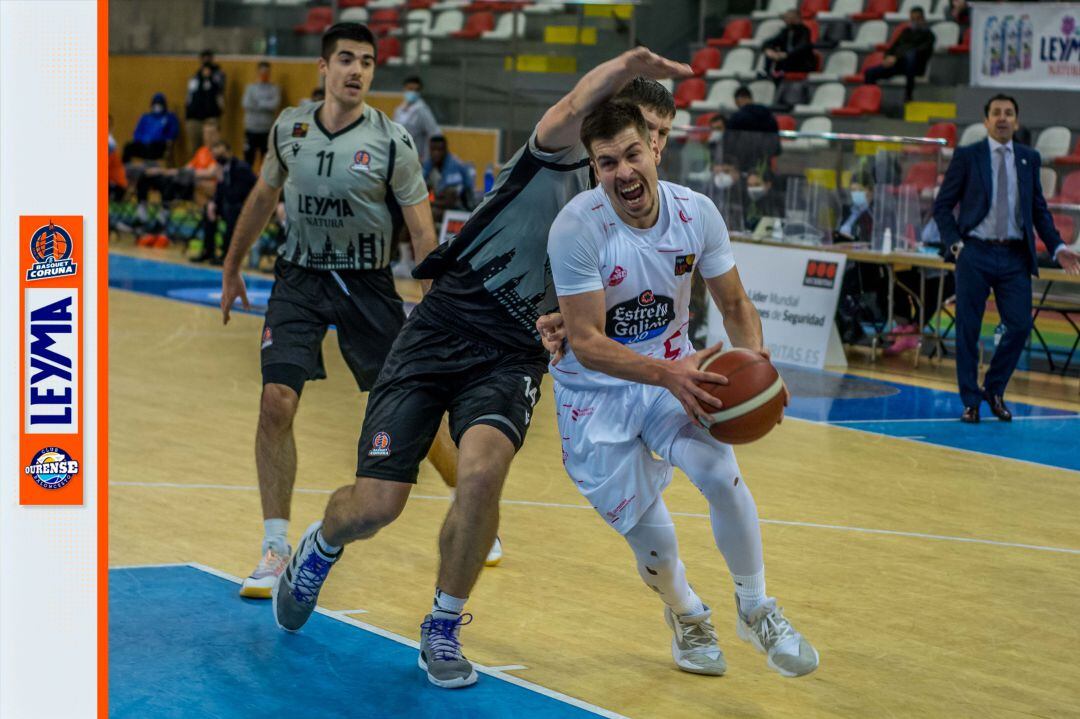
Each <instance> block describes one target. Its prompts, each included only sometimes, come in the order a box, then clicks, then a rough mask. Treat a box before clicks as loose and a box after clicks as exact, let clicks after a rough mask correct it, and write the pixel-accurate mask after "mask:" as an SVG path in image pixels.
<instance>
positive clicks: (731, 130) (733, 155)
mask: <svg viewBox="0 0 1080 719" xmlns="http://www.w3.org/2000/svg"><path fill="white" fill-rule="evenodd" d="M735 106H736V107H737V108H739V109H738V110H736V111H735V114H733V115H732V116H731V117H729V118H728V120H727V122H726V129H725V130H724V137H723V151H724V162H726V163H729V164H732V165H735V166H736V167H737V168H739V170H740V171H741V172H749V171H750V170H755V169H757V168H759V166H760V165H762V164H763V163H768V162H769V161H770V160H771V159H772V158H773V157H775V156H777V155H779V154H780V134H779V133H780V126H779V125H778V124H777V123H776V117H775V116H774V115H773V114H772V111H770V110H769V108H767V107H765V106H764V105H759V104H758V103H756V102H754V96H753V94H752V93H751V92H750V88H748V87H746V86H741V87H739V88H738V89H737V90H735Z"/></svg>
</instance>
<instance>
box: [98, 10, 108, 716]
mask: <svg viewBox="0 0 1080 719" xmlns="http://www.w3.org/2000/svg"><path fill="white" fill-rule="evenodd" d="M97 85H98V132H97V142H98V213H97V214H98V216H97V230H98V232H97V236H98V241H97V243H96V244H97V253H96V254H97V273H98V274H97V278H98V283H97V323H98V324H97V329H98V331H97V357H98V371H97V380H98V382H97V392H98V394H97V401H98V412H97V481H98V485H97V486H98V491H97V503H98V504H97V519H98V526H97V539H98V582H97V589H98V606H97V625H98V645H97V649H98V652H97V653H98V662H97V665H98V666H97V671H98V698H97V699H98V701H97V706H98V717H99V718H100V719H107V717H108V716H109V147H108V145H109V143H108V134H109V2H108V0H98V3H97Z"/></svg>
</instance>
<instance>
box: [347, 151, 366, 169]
mask: <svg viewBox="0 0 1080 719" xmlns="http://www.w3.org/2000/svg"><path fill="white" fill-rule="evenodd" d="M349 169H351V170H363V171H364V172H371V154H370V153H367V152H364V151H363V150H357V151H356V154H355V155H353V164H352V167H351V168H349Z"/></svg>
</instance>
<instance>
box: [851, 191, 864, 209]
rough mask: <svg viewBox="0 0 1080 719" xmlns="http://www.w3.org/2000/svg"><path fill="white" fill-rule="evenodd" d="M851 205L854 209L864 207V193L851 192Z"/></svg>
mask: <svg viewBox="0 0 1080 719" xmlns="http://www.w3.org/2000/svg"><path fill="white" fill-rule="evenodd" d="M851 204H852V205H854V206H855V207H866V205H867V202H866V193H865V192H864V191H862V190H852V191H851Z"/></svg>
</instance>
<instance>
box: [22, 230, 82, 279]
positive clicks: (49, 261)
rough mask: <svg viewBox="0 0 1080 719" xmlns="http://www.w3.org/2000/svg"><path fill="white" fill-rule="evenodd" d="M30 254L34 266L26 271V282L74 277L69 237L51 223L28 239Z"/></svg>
mask: <svg viewBox="0 0 1080 719" xmlns="http://www.w3.org/2000/svg"><path fill="white" fill-rule="evenodd" d="M30 254H31V255H33V257H34V264H33V265H31V266H30V269H29V270H27V271H26V280H27V281H28V282H30V281H33V280H48V279H52V278H53V277H65V276H67V275H74V274H75V271H76V270H77V269H78V268H77V267H76V265H75V262H74V261H73V260H72V259H71V235H70V234H68V231H67V230H65V229H64V228H63V227H61V226H60V225H55V224H53V223H51V222H50V223H49V224H47V225H43V226H42V227H39V228H38V229H37V230H35V231H34V234H33V236H32V237H31V238H30Z"/></svg>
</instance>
